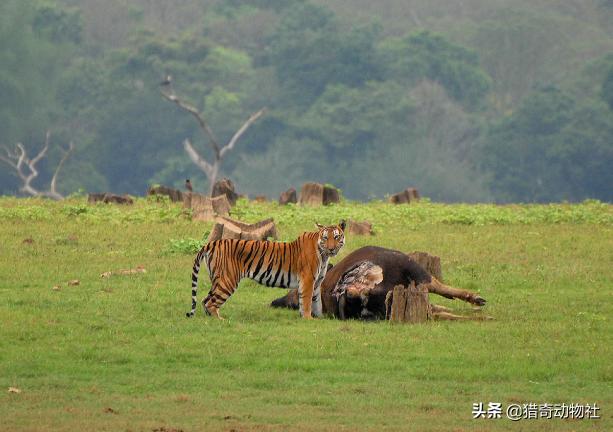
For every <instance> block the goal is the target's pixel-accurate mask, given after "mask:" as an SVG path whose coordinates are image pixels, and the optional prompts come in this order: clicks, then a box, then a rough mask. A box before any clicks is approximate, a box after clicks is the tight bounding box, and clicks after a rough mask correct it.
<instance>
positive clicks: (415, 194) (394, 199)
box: [390, 188, 420, 204]
mask: <svg viewBox="0 0 613 432" xmlns="http://www.w3.org/2000/svg"><path fill="white" fill-rule="evenodd" d="M419 198H420V197H419V191H418V190H417V189H415V188H407V189H405V190H403V191H402V192H398V193H397V194H394V195H392V196H391V197H390V202H391V203H392V204H409V203H411V202H413V201H419Z"/></svg>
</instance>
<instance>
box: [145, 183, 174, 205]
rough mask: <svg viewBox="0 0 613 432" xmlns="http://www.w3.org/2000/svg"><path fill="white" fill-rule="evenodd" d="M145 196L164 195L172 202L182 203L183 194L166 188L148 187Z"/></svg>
mask: <svg viewBox="0 0 613 432" xmlns="http://www.w3.org/2000/svg"><path fill="white" fill-rule="evenodd" d="M147 195H156V196H157V195H165V196H167V197H168V198H170V201H172V202H182V201H183V192H181V191H180V190H177V189H173V188H170V187H167V186H161V185H157V186H150V187H149V189H147Z"/></svg>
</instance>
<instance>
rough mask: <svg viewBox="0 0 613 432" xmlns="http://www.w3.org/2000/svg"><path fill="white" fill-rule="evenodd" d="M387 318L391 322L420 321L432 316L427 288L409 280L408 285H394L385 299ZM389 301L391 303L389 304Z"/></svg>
mask: <svg viewBox="0 0 613 432" xmlns="http://www.w3.org/2000/svg"><path fill="white" fill-rule="evenodd" d="M385 302H386V307H388V310H389V320H390V321H393V322H407V323H412V324H414V323H422V322H426V321H428V320H429V319H431V318H432V308H431V306H430V302H429V301H428V289H427V288H426V287H424V286H422V285H418V286H417V287H416V286H415V282H411V284H410V285H409V286H408V287H405V286H404V285H396V286H395V287H394V290H393V291H391V296H389V295H388V297H386V299H385ZM389 303H391V304H389Z"/></svg>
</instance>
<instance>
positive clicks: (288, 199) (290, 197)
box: [279, 188, 298, 205]
mask: <svg viewBox="0 0 613 432" xmlns="http://www.w3.org/2000/svg"><path fill="white" fill-rule="evenodd" d="M297 202H298V198H297V195H296V189H294V188H289V189H288V190H286V191H285V192H282V193H281V196H279V204H280V205H286V204H289V203H293V204H295V203H297Z"/></svg>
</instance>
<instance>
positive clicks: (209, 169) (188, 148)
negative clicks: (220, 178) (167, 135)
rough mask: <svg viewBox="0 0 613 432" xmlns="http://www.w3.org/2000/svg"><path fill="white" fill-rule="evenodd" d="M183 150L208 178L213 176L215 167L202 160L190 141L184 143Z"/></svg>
mask: <svg viewBox="0 0 613 432" xmlns="http://www.w3.org/2000/svg"><path fill="white" fill-rule="evenodd" d="M183 148H184V149H185V152H186V153H187V155H188V156H189V158H190V159H191V160H192V162H193V163H195V164H196V165H197V166H198V168H200V169H201V170H202V171H204V173H205V174H206V176H207V177H211V175H212V174H213V166H212V165H211V164H210V163H208V162H207V161H205V160H204V159H202V156H200V154H198V152H197V151H196V149H194V147H193V146H192V143H191V142H190V141H189V140H188V139H186V140H185V141H183Z"/></svg>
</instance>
